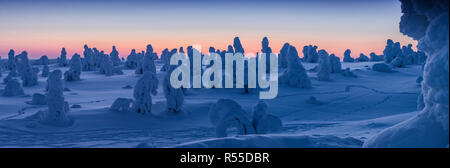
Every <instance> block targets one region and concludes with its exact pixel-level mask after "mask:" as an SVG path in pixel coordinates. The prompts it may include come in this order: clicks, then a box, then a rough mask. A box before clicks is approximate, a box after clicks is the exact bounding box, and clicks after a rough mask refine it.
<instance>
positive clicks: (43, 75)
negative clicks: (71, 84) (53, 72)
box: [41, 65, 50, 77]
mask: <svg viewBox="0 0 450 168" xmlns="http://www.w3.org/2000/svg"><path fill="white" fill-rule="evenodd" d="M49 71H50V69H49V68H48V65H44V68H42V73H41V76H42V77H48V73H49Z"/></svg>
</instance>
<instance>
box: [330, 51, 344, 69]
mask: <svg viewBox="0 0 450 168" xmlns="http://www.w3.org/2000/svg"><path fill="white" fill-rule="evenodd" d="M329 59H330V66H331V67H330V69H331V71H330V73H340V72H341V71H342V65H341V59H340V58H339V57H337V56H336V55H334V54H330V57H329Z"/></svg>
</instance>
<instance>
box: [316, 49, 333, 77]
mask: <svg viewBox="0 0 450 168" xmlns="http://www.w3.org/2000/svg"><path fill="white" fill-rule="evenodd" d="M318 54H319V58H320V59H319V69H318V70H319V71H318V72H317V79H318V80H320V81H329V80H330V71H331V69H330V60H329V59H328V53H327V52H326V51H325V50H319V52H318Z"/></svg>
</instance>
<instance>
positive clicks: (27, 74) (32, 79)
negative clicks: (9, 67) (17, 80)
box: [17, 51, 38, 86]
mask: <svg viewBox="0 0 450 168" xmlns="http://www.w3.org/2000/svg"><path fill="white" fill-rule="evenodd" d="M17 58H18V62H19V66H18V67H19V73H20V76H21V79H22V85H23V86H35V85H37V84H38V71H36V70H35V69H33V67H32V66H31V64H30V62H29V60H28V53H27V52H26V51H23V52H22V53H21V54H19V55H18V56H17Z"/></svg>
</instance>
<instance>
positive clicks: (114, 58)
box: [109, 46, 122, 66]
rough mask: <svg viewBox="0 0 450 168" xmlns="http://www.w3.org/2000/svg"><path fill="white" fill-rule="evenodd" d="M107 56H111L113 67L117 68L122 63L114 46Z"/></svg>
mask: <svg viewBox="0 0 450 168" xmlns="http://www.w3.org/2000/svg"><path fill="white" fill-rule="evenodd" d="M109 56H111V61H112V62H113V65H114V66H118V65H120V64H121V63H122V61H121V60H120V58H119V52H118V51H117V49H116V46H112V51H111V53H109Z"/></svg>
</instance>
